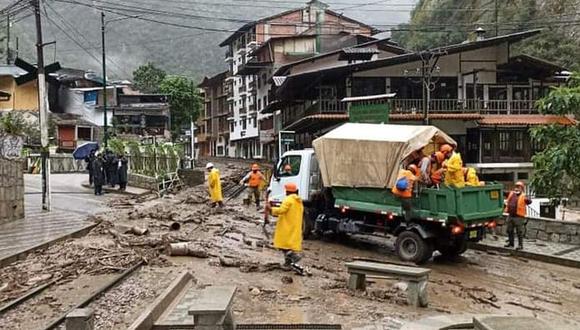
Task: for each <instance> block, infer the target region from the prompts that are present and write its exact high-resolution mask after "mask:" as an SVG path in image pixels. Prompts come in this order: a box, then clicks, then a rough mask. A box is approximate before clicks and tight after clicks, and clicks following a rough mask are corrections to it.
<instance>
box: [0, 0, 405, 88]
mask: <svg viewBox="0 0 580 330" xmlns="http://www.w3.org/2000/svg"><path fill="white" fill-rule="evenodd" d="M67 1H68V2H67ZM12 2H13V0H0V6H1V7H5V6H7V5H8V4H10V3H12ZM43 2H44V3H45V5H44V8H43V10H42V12H43V18H42V19H43V26H44V28H43V30H44V39H45V42H50V41H54V40H56V45H50V46H47V47H46V51H45V57H46V59H45V61H46V62H51V61H54V60H58V61H60V62H61V64H62V65H63V66H67V67H75V68H82V69H92V70H95V71H97V72H100V70H101V64H100V62H101V60H100V59H101V33H100V13H101V12H100V11H99V10H97V9H94V8H91V7H90V6H95V5H97V6H107V7H109V8H112V7H115V8H119V7H122V8H124V10H123V13H125V14H126V15H139V16H140V18H130V19H124V20H118V21H115V22H111V23H110V24H108V25H107V29H106V30H107V33H106V45H107V67H108V70H107V71H108V76H110V77H113V78H124V79H129V78H131V74H132V72H133V70H134V69H135V68H137V67H138V66H139V65H141V64H144V63H147V62H153V63H155V64H156V65H157V66H159V67H161V68H163V69H164V70H166V71H168V72H169V73H171V74H180V75H186V76H189V77H195V78H197V79H199V78H201V77H203V76H204V75H209V74H213V73H216V72H219V71H221V70H225V69H226V65H225V62H224V61H223V58H224V53H225V49H223V48H220V47H219V46H218V44H219V43H220V42H221V41H223V40H224V39H225V38H226V37H227V36H228V35H229V34H230V33H231V32H230V31H235V30H236V29H237V28H238V27H240V26H241V25H243V24H244V23H245V22H248V21H252V20H256V19H259V18H262V17H265V16H269V15H273V14H276V13H278V12H282V11H285V10H288V9H290V8H298V7H301V6H303V5H304V4H305V2H306V0H284V1H282V0H255V1H252V0H222V1H214V0H64V2H63V1H62V0H44V1H43ZM78 2H81V3H84V4H87V5H88V6H82V5H79V4H78ZM328 3H329V4H330V9H333V10H336V11H339V12H344V14H345V15H347V16H351V17H353V18H355V19H360V20H362V21H364V22H367V23H369V24H400V23H401V22H404V21H406V20H407V19H408V17H409V11H410V9H411V8H412V7H411V6H409V5H408V4H409V0H396V1H388V2H385V1H377V3H378V4H374V2H373V4H371V5H369V1H368V0H329V1H328ZM386 3H389V4H390V3H403V4H407V5H403V6H402V7H397V8H398V9H403V10H397V11H389V12H386V11H384V10H385V9H387V8H388V7H386V6H387V5H386ZM342 8H344V9H343V10H340V9H342ZM116 10H117V11H119V10H118V9H116ZM145 12H151V13H145ZM106 15H107V17H106V19H107V20H110V19H116V18H119V17H121V16H119V15H115V14H113V13H106ZM153 21H161V22H165V23H169V24H172V26H168V25H163V24H159V23H156V22H153ZM177 25H180V26H182V27H178V26H177ZM183 26H190V27H191V26H195V27H199V28H200V29H193V28H186V27H183ZM207 29H210V31H207ZM220 31H221V32H220ZM12 32H13V34H12V36H11V40H12V41H13V42H12V47H13V48H15V45H16V41H15V40H16V37H17V38H18V43H19V48H20V49H19V50H20V52H19V53H20V56H22V57H23V58H25V59H27V60H29V61H32V62H34V60H35V50H34V45H35V28H34V20H33V18H32V17H29V18H27V19H24V20H22V21H21V22H18V23H16V24H15V25H14V26H13V28H12ZM67 35H68V36H67ZM71 37H72V38H73V39H75V40H76V42H73V41H72V40H71ZM78 44H80V45H82V46H83V47H84V48H86V49H87V50H88V51H89V53H90V54H91V55H89V54H87V52H85V51H83V50H82V49H81V48H80V46H79V45H78ZM0 47H2V45H0Z"/></svg>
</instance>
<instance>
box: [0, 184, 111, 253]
mask: <svg viewBox="0 0 580 330" xmlns="http://www.w3.org/2000/svg"><path fill="white" fill-rule="evenodd" d="M51 179H52V180H51V181H52V182H51V187H52V211H51V212H44V211H42V209H41V198H42V196H41V194H40V192H41V185H40V175H25V176H24V184H25V196H24V204H25V215H26V216H25V218H24V219H22V220H16V221H12V222H9V223H6V224H2V225H0V261H1V260H3V259H5V258H9V257H11V256H13V255H15V254H19V253H22V252H24V251H27V250H29V249H30V248H32V247H35V246H38V245H41V244H43V243H46V242H50V241H52V240H55V239H58V238H59V237H63V236H67V235H70V234H72V233H75V232H78V231H80V230H82V229H84V228H87V227H88V226H90V225H92V223H91V222H88V221H86V218H87V216H88V215H91V214H95V213H97V212H99V211H102V210H104V209H105V205H106V204H105V203H106V201H107V200H108V198H107V197H98V196H95V195H94V194H93V193H92V191H91V190H89V189H85V188H82V187H81V182H82V181H83V180H85V179H86V175H85V174H53V175H52V176H51Z"/></svg>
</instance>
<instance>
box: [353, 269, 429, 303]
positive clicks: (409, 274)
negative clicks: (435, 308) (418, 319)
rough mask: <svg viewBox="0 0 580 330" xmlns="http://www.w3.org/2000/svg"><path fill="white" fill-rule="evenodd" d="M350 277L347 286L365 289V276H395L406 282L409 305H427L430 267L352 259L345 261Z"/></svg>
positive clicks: (354, 288)
mask: <svg viewBox="0 0 580 330" xmlns="http://www.w3.org/2000/svg"><path fill="white" fill-rule="evenodd" d="M346 268H347V270H348V273H349V274H350V277H349V279H348V288H349V289H351V290H365V288H366V276H367V275H370V276H377V277H395V278H398V279H401V280H403V281H405V282H407V284H408V287H407V301H408V303H409V305H411V306H416V307H427V304H428V301H427V282H428V280H429V273H430V272H431V270H430V269H427V268H419V267H408V266H401V265H394V264H383V263H377V262H369V261H354V262H348V263H346Z"/></svg>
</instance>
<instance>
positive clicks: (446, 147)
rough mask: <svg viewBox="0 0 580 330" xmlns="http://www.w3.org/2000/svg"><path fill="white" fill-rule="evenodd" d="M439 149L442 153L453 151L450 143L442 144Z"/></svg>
mask: <svg viewBox="0 0 580 330" xmlns="http://www.w3.org/2000/svg"><path fill="white" fill-rule="evenodd" d="M439 151H441V152H442V153H444V154H449V153H451V152H452V151H453V147H452V146H451V145H450V144H444V145H442V146H441V147H439Z"/></svg>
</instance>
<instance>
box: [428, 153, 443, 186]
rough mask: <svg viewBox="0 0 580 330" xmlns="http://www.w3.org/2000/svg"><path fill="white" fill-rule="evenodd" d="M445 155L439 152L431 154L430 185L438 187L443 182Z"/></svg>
mask: <svg viewBox="0 0 580 330" xmlns="http://www.w3.org/2000/svg"><path fill="white" fill-rule="evenodd" d="M444 161H445V154H444V153H442V152H441V151H437V152H434V153H433V154H431V185H433V186H439V185H440V184H441V182H442V181H443V175H444V171H445V170H444V169H443V162H444Z"/></svg>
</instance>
